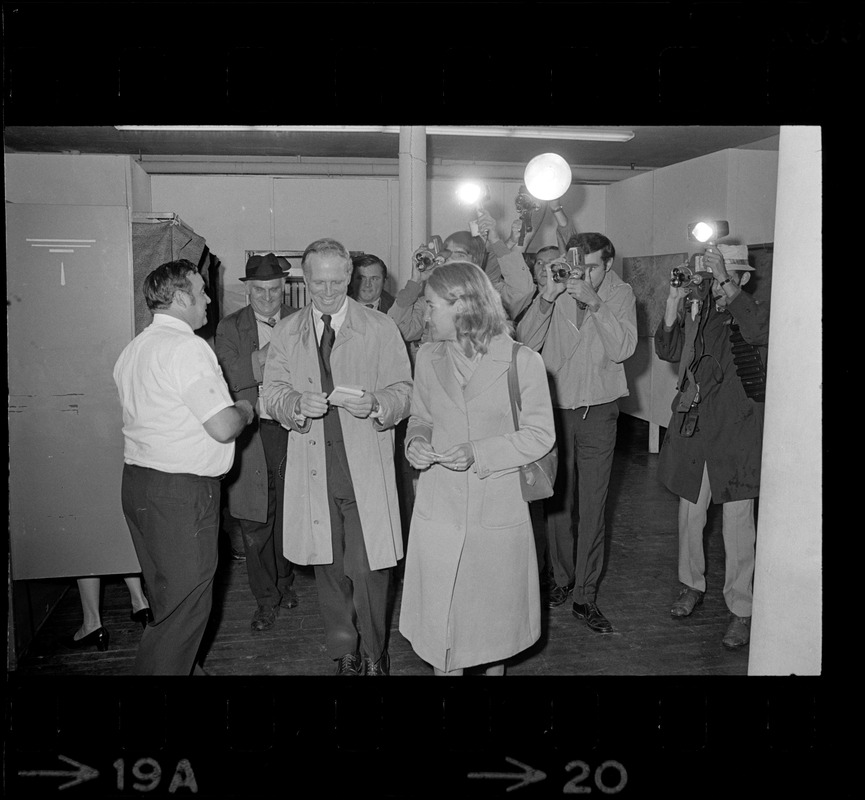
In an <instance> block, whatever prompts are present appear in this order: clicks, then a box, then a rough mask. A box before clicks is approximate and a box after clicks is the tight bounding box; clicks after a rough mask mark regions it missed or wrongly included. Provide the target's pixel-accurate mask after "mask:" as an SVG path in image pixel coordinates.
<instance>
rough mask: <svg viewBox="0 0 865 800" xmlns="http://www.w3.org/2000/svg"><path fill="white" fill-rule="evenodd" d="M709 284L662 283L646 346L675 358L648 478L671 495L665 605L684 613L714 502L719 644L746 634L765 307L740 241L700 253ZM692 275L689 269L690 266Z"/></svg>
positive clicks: (695, 591) (691, 604) (697, 594)
mask: <svg viewBox="0 0 865 800" xmlns="http://www.w3.org/2000/svg"><path fill="white" fill-rule="evenodd" d="M703 260H704V263H705V266H706V268H707V269H708V270H711V273H712V274H711V276H709V277H710V283H708V282H707V283H704V284H703V285H704V286H710V287H711V288H710V289H709V292H708V293H707V292H705V291H703V292H702V293H701V292H700V291H699V287H691V288H689V287H688V286H686V285H683V286H679V287H676V286H672V285H671V286H670V293H669V296H668V298H667V304H666V308H665V312H664V318H663V319H662V320H661V322H660V324H659V325H658V330H657V332H656V333H655V352H656V353H657V354H658V357H659V358H661V359H663V360H664V361H672V362H676V361H678V362H679V363H680V367H679V392H678V393H677V395H676V397H675V399H674V401H673V416H672V418H671V420H670V424H669V426H668V428H667V433H666V436H665V437H664V442H663V445H662V447H661V453H660V458H659V465H658V476H659V477H660V479H661V482H662V483H663V484H664V485H665V486H666V487H667V488H668V489H669V490H670V491H672V492H674V493H675V494H677V495H679V580H680V581H681V582H682V584H684V586H683V587H682V588H681V591H680V593H679V596H678V598H677V599H676V601H675V602H674V603H673V605H672V608H671V609H670V613H671V614H672V616H673V617H676V618H681V617H687V616H689V615H690V614H691V612H693V610H694V608H695V607H696V606H697V605H699V604H700V603H701V602H702V599H703V594H704V592H705V591H706V579H705V558H704V554H703V528H704V526H705V524H706V510H707V508H708V505H709V502H710V501H714V502H715V503H721V504H722V506H723V525H722V527H723V537H724V550H725V554H726V570H725V573H726V575H725V581H724V600H725V602H726V604H727V607H728V609H729V610H730V612H731V615H732V616H731V619H730V624H729V626H728V628H727V632H726V633H725V635H724V637H723V639H722V643H723V644H724V645H725V646H726V647H730V648H735V647H741V646H743V645H745V644H747V643H748V641H749V640H750V624H751V604H752V599H753V579H754V553H755V543H756V528H755V524H754V498H756V497H757V496H758V494H759V492H760V458H761V453H762V442H763V401H764V391H765V379H766V371H765V363H766V345H767V343H768V336H769V307H768V305H766V304H764V303H760V302H758V301H756V300H755V299H754V298H753V297H752V296H751V295H750V294H748V293H747V292H743V291H742V287H743V286H744V285H745V284H746V283H747V282H748V280H749V278H750V277H751V271H752V270H753V268H752V267H751V266H750V265H749V264H748V248H747V247H746V246H745V245H718V246H717V248H716V247H711V248H710V249H709V250H707V251H706V253H705V254H704V255H703ZM695 274H696V273H695Z"/></svg>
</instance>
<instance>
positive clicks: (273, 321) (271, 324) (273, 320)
mask: <svg viewBox="0 0 865 800" xmlns="http://www.w3.org/2000/svg"><path fill="white" fill-rule="evenodd" d="M267 324H268V325H270V327H271V328H272V327H273V326H274V325H276V318H275V317H269V318H268V320H267Z"/></svg>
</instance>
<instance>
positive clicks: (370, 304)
mask: <svg viewBox="0 0 865 800" xmlns="http://www.w3.org/2000/svg"><path fill="white" fill-rule="evenodd" d="M366 307H367V308H375V303H366Z"/></svg>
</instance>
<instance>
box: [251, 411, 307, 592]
mask: <svg viewBox="0 0 865 800" xmlns="http://www.w3.org/2000/svg"><path fill="white" fill-rule="evenodd" d="M258 424H259V429H258V434H257V435H258V436H260V437H261V444H262V446H263V447H264V460H265V463H266V464H267V520H266V521H265V522H256V521H255V520H250V519H238V522H239V523H240V529H241V531H242V532H243V548H244V552H245V553H246V574H247V577H248V579H249V588H250V589H251V590H252V594H253V596H254V597H255V599H256V601H257V602H258V604H259V605H260V606H268V607H272V606H275V605H278V604H279V600H280V597H281V596H282V595H283V593H284V592H286V591H287V590H288V589H289V588H291V585H292V583H293V581H294V571H293V567H292V565H291V562H290V561H289V560H288V559H287V558H286V557H285V556H284V555H283V549H282V512H283V507H284V498H283V492H284V489H285V473H284V472H283V464H282V462H283V459H284V458H285V448H286V443H287V441H288V431H287V430H286V429H285V428H283V427H282V425H280V424H279V423H278V422H274V421H273V420H266V419H259V423H258Z"/></svg>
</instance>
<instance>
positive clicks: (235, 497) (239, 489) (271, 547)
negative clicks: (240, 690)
mask: <svg viewBox="0 0 865 800" xmlns="http://www.w3.org/2000/svg"><path fill="white" fill-rule="evenodd" d="M286 275H287V273H286V272H285V271H283V269H282V267H281V266H280V264H279V262H278V260H277V258H276V256H275V255H274V254H273V253H268V254H267V255H264V256H251V257H250V259H249V261H247V263H246V277H244V278H241V279H240V280H242V281H244V282H245V283H246V285H247V289H248V297H249V305H247V306H246V307H245V308H242V309H240V310H239V311H235V312H234V313H233V314H229V315H228V316H226V317H224V318H223V319H222V320H221V321H220V322H219V325H218V326H217V329H216V340H215V343H214V349H215V350H216V357H217V358H218V359H219V365H220V366H221V367H222V371H223V373H224V375H225V379H226V382H227V383H228V388H229V389H230V391H231V394H232V397H234V398H235V399H247V400H249V402H250V403H252V405H253V406H254V407H255V411H256V419H255V423H254V424H253V425H250V426H249V427H248V428H247V430H246V431H245V432H244V434H243V435H242V436H241V437H240V438H239V439H238V440H237V454H236V457H235V462H234V468H233V469H232V471H231V472H230V473H229V475H228V477H227V478H226V484H227V486H228V508H229V511H230V512H231V515H232V516H233V517H235V518H236V519H237V520H238V522H239V523H240V528H241V531H242V533H243V545H244V550H245V552H246V570H247V577H248V579H249V588H250V589H251V590H252V594H253V596H254V597H255V600H256V602H257V604H258V607H257V609H256V611H255V614H254V615H253V618H252V629H253V630H254V631H265V630H268V629H270V628H272V627H273V624H274V622H275V621H276V617H277V614H278V613H279V609H280V607H282V608H293V607H294V606H296V605H297V602H298V601H297V593H296V592H295V591H294V589H293V588H292V583H293V582H294V572H293V569H292V566H291V563H290V562H289V561H288V560H287V559H286V558H285V556H284V555H283V553H282V510H283V490H284V486H285V477H284V476H285V472H284V470H283V469H281V465H282V463H283V460H284V459H285V452H286V444H287V441H288V430H287V429H285V428H283V427H282V426H281V425H280V424H279V423H278V422H276V421H275V420H273V419H271V418H270V417H269V416H268V415H267V414H266V413H262V409H261V404H260V403H259V402H258V396H259V393H260V390H261V384H262V380H263V370H264V362H265V359H266V358H267V351H268V348H269V343H270V336H271V331H272V329H273V326H274V325H275V324H276V323H277V322H278V321H279V320H280V319H282V318H283V317H287V316H288V315H289V314H293V313H294V312H295V311H297V309H296V308H291V307H290V306H286V305H284V304H283V298H284V289H285V279H286Z"/></svg>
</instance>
